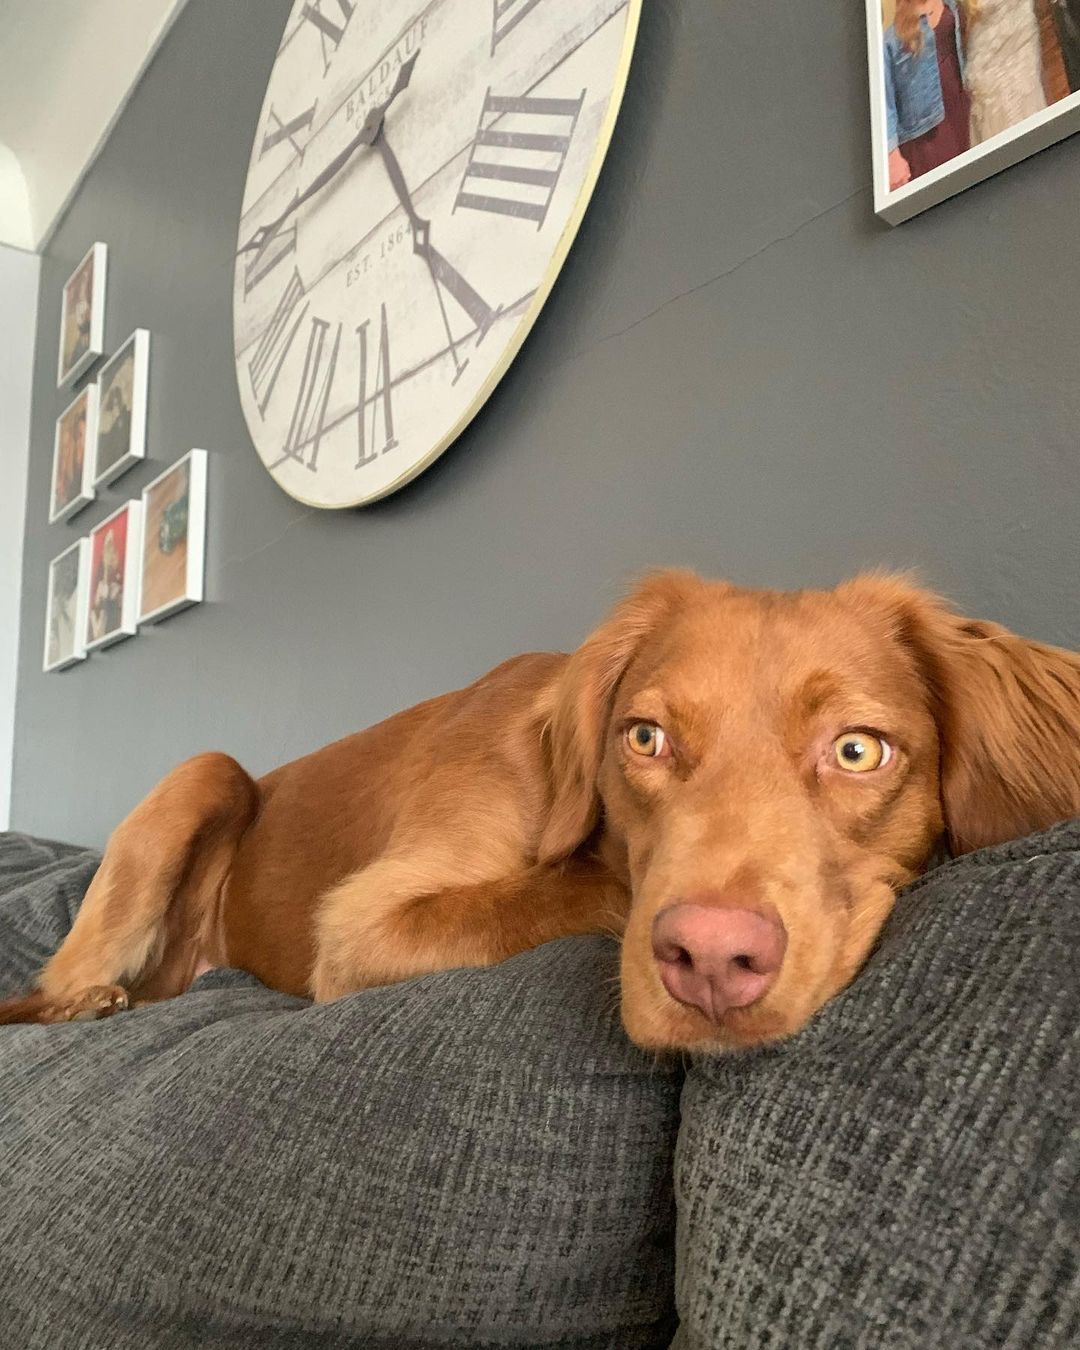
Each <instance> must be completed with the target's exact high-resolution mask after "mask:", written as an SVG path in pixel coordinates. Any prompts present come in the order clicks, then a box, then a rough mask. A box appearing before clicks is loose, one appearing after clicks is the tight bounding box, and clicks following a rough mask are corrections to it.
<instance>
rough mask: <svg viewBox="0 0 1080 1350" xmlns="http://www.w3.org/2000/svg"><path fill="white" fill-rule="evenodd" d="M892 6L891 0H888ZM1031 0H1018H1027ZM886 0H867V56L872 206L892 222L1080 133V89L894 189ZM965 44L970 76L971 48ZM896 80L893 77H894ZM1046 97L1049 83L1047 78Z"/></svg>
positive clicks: (1018, 0) (951, 195) (934, 204)
mask: <svg viewBox="0 0 1080 1350" xmlns="http://www.w3.org/2000/svg"><path fill="white" fill-rule="evenodd" d="M888 2H889V4H890V5H891V4H892V3H893V0H888ZM1028 2H1029V0H1015V3H1018V4H1019V3H1028ZM886 31H887V29H886V25H885V22H884V14H883V4H882V0H866V38H867V57H868V62H869V72H870V129H871V137H872V143H873V177H874V210H875V211H876V212H877V214H878V215H879V216H880V217H881V218H882V219H883V220H885V221H887V222H888V223H889V224H890V225H899V224H901V223H902V222H903V221H905V220H910V219H911V217H912V216H915V215H918V214H919V213H920V212H922V211H926V210H928V209H929V208H930V207H931V206H937V205H938V204H939V203H940V202H943V201H945V200H947V199H948V198H949V197H953V196H955V195H956V194H957V193H958V192H963V191H964V190H965V189H966V188H969V187H973V186H974V185H975V184H976V183H981V182H982V181H983V180H984V179H986V178H990V177H992V176H993V175H994V174H996V173H1000V172H1001V171H1002V169H1008V168H1010V167H1011V166H1012V165H1014V164H1017V163H1019V162H1020V160H1022V159H1026V158H1027V157H1028V156H1029V155H1034V154H1036V153H1037V152H1038V151H1040V150H1045V149H1046V148H1047V147H1048V146H1050V145H1053V144H1054V143H1055V142H1056V141H1060V140H1064V138H1065V137H1066V136H1071V135H1072V134H1073V132H1075V131H1080V89H1076V90H1073V92H1071V93H1069V94H1068V95H1067V96H1065V97H1060V98H1057V99H1056V101H1054V102H1051V103H1048V104H1047V105H1046V107H1044V108H1043V109H1042V110H1041V111H1038V112H1034V113H1032V114H1031V115H1030V116H1027V117H1025V118H1023V120H1021V121H1019V122H1017V123H1016V124H1015V125H1014V126H1009V127H1007V128H1005V129H1003V130H1001V131H999V132H998V133H997V134H996V135H992V136H990V137H988V138H987V139H985V140H983V141H982V142H980V143H979V144H976V145H972V146H971V147H970V148H969V149H968V150H965V151H963V152H962V153H961V154H958V155H956V156H954V157H953V158H952V159H949V160H947V161H946V162H945V163H942V164H940V165H938V166H937V167H936V168H932V169H930V170H929V171H928V172H926V173H924V174H922V175H921V176H919V177H913V178H911V179H910V181H908V182H907V183H904V184H903V185H902V186H899V187H896V188H892V187H891V186H890V180H889V146H888V113H887V103H886V99H887V92H886V91H887V81H886V77H885V76H886V71H885V61H886V56H885V46H884V44H885V36H886ZM971 44H972V39H971V36H970V35H969V38H968V44H967V54H968V58H969V59H968V74H970V50H971ZM894 83H895V77H894ZM1044 97H1045V82H1044Z"/></svg>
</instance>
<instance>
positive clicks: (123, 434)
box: [96, 343, 135, 477]
mask: <svg viewBox="0 0 1080 1350" xmlns="http://www.w3.org/2000/svg"><path fill="white" fill-rule="evenodd" d="M134 400H135V344H134V343H129V344H128V346H127V348H126V349H125V351H124V354H123V356H122V358H121V359H120V360H119V361H117V362H116V363H115V364H114V365H112V366H110V367H109V368H108V370H107V371H106V372H105V375H104V376H103V378H102V381H101V404H100V407H99V410H98V447H97V465H96V469H97V474H98V476H99V477H101V476H103V475H105V474H107V473H108V471H109V470H110V469H111V468H113V466H114V465H116V464H118V463H119V462H120V460H122V459H123V458H124V456H125V455H126V454H127V453H128V451H129V450H130V449H131V415H132V409H133V407H134Z"/></svg>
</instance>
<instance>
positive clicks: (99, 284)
mask: <svg viewBox="0 0 1080 1350" xmlns="http://www.w3.org/2000/svg"><path fill="white" fill-rule="evenodd" d="M108 261H109V250H108V247H107V246H106V245H105V244H102V243H95V244H91V245H90V247H89V248H88V249H87V251H86V253H85V254H84V255H83V258H82V261H81V262H80V263H79V265H78V267H76V268H75V270H74V271H73V272H72V274H71V275H70V276H69V277H68V279H67V281H65V282H64V289H63V291H62V293H61V298H60V345H59V351H58V353H57V358H56V384H57V388H63V386H64V385H66V384H71V383H72V382H73V381H75V380H77V379H78V378H79V376H80V375H82V374H83V372H84V371H87V370H89V369H90V367H91V366H92V365H93V364H94V362H95V361H96V360H97V359H98V358H99V357H100V356H103V355H104V352H105V284H106V279H107V276H106V274H107V271H108Z"/></svg>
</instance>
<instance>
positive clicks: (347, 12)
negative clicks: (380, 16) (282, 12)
mask: <svg viewBox="0 0 1080 1350" xmlns="http://www.w3.org/2000/svg"><path fill="white" fill-rule="evenodd" d="M334 2H336V5H337V9H338V10H339V11H340V14H341V17H340V19H339V18H337V17H336V16H335V18H330V17H329V16H328V15H326V14H324V13H323V11H322V6H323V0H311V2H310V3H309V4H306V5H305V6H304V9H303V15H304V18H305V19H307V20H308V21H309V22H310V23H312V24H314V26H315V27H316V28H317V29H318V31H319V40H320V41H321V43H322V54H323V64H324V65H325V66H326V68H327V70H329V69H330V61H331V59H332V57H333V52H331V51H330V48H331V47H332V48H333V50H334V51H335V52H336V51H337V49H338V47H339V46H340V45H341V39H342V38H343V37H344V36H345V29H346V28H348V26H349V20H350V19H351V18H352V16H353V10H354V9H355V8H356V6H355V3H354V0H328V3H331V8H333V3H334Z"/></svg>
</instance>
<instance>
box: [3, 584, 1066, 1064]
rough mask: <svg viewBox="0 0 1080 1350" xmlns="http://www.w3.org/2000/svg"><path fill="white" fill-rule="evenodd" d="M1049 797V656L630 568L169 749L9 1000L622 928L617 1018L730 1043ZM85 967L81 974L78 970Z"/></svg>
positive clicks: (897, 612)
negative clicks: (938, 867) (504, 646)
mask: <svg viewBox="0 0 1080 1350" xmlns="http://www.w3.org/2000/svg"><path fill="white" fill-rule="evenodd" d="M1075 814H1080V657H1078V656H1076V655H1073V654H1071V653H1069V652H1065V651H1061V650H1059V649H1057V648H1053V647H1047V646H1043V645H1042V644H1040V643H1037V642H1030V641H1026V640H1025V639H1023V638H1019V637H1015V636H1014V635H1012V634H1011V633H1008V632H1006V631H1005V630H1004V629H1002V628H999V627H997V626H995V625H993V624H987V623H979V622H971V621H969V620H966V619H962V618H959V617H958V616H956V615H954V614H952V613H950V612H949V611H948V610H947V609H946V608H945V607H944V606H943V605H942V604H941V603H940V602H939V601H938V600H936V599H935V598H934V597H933V596H930V595H928V594H927V593H925V592H923V591H920V590H917V589H915V588H914V587H912V586H911V585H910V584H908V583H907V582H905V581H904V580H902V579H898V578H891V577H879V576H869V577H863V578H860V579H857V580H855V581H852V582H849V583H848V584H846V585H843V586H840V587H838V588H837V589H836V590H835V591H831V592H816V591H803V592H795V593H791V594H785V593H776V592H766V591H748V590H741V589H737V588H736V587H733V586H728V585H725V584H722V583H715V582H706V581H702V580H701V579H699V578H698V577H695V576H693V575H691V574H689V573H683V572H666V573H660V574H658V575H656V576H654V577H652V578H650V579H648V580H646V581H645V582H644V584H643V585H641V586H640V587H639V589H638V590H637V591H636V592H635V593H634V594H633V595H632V596H631V597H630V598H629V599H628V600H626V601H625V602H624V603H623V604H621V605H620V606H619V607H618V608H617V609H616V610H615V612H614V613H613V614H612V615H611V617H610V618H609V619H608V620H607V621H606V622H605V623H604V624H602V625H601V627H600V628H599V629H597V630H596V632H594V633H593V634H592V636H591V637H590V638H589V639H588V640H587V641H586V642H585V643H584V645H583V646H582V647H581V648H579V649H578V651H577V652H575V653H574V654H573V655H572V656H570V657H565V656H559V655H550V654H549V655H533V656H523V657H519V658H517V659H516V660H513V661H508V662H507V663H506V664H505V665H502V666H499V667H498V668H497V669H496V670H494V671H492V672H491V673H490V674H489V675H486V676H484V678H483V679H481V680H478V681H477V682H476V683H475V684H473V685H470V686H469V687H468V688H467V689H463V690H460V691H459V692H457V693H454V694H447V695H444V696H443V697H441V698H436V699H432V700H431V701H430V702H427V703H422V704H420V705H419V706H418V707H415V708H411V709H409V710H408V711H407V712H403V713H399V714H398V715H397V716H396V717H392V718H390V719H389V720H388V721H386V722H382V723H380V724H379V725H378V726H375V727H372V728H371V729H370V730H368V731H364V732H360V733H359V734H358V735H355V736H350V737H348V738H347V739H345V740H342V741H338V742H337V743H335V744H333V745H330V746H327V747H326V748H325V749H323V750H320V751H318V752H317V753H315V754H313V755H309V756H307V757H306V758H304V759H300V760H297V761H296V762H295V763H293V764H289V765H286V766H285V767H284V768H282V769H277V770H276V771H275V772H273V773H271V774H268V775H267V776H266V777H265V778H263V779H261V780H260V781H259V782H254V781H253V780H252V779H251V778H250V777H249V776H248V775H247V774H246V773H245V772H244V770H243V769H241V768H240V766H239V765H238V764H237V763H236V762H235V761H234V760H232V759H229V758H228V757H227V756H225V755H218V754H210V755H202V756H199V757H197V758H195V759H192V760H189V761H188V762H187V763H186V764H183V765H181V766H180V767H179V768H178V769H176V770H174V772H173V773H171V774H170V775H169V776H168V777H167V778H166V779H165V780H164V781H163V782H162V783H161V784H160V785H159V786H158V787H157V788H155V789H154V791H153V792H152V793H151V794H150V795H149V797H147V798H146V799H145V801H143V802H142V803H141V804H140V805H139V806H138V807H136V809H135V810H134V811H133V812H132V814H131V815H130V816H129V817H128V818H127V819H126V820H125V821H124V822H123V824H121V825H120V827H119V828H118V829H117V831H116V832H115V834H114V835H113V837H112V839H111V841H110V843H109V847H108V849H107V851H106V853H105V858H104V861H103V863H102V866H101V869H100V871H99V872H98V874H97V876H96V877H95V879H94V882H93V884H92V886H91V887H90V890H89V893H88V894H87V897H86V899H85V901H84V903H83V906H82V908H81V910H80V912H79V915H78V918H77V919H76V922H75V925H74V927H73V928H72V931H71V934H70V935H69V937H68V938H67V940H66V941H65V942H64V944H63V946H62V947H61V948H60V950H59V951H58V952H57V953H56V955H55V956H54V957H53V958H52V960H51V961H50V962H49V963H48V965H47V966H46V967H45V970H44V971H43V972H42V975H41V977H40V980H39V993H37V994H35V995H32V996H30V997H29V998H27V999H23V1000H17V1001H12V1002H10V1003H9V1004H7V1005H0V1020H8V1021H11V1020H26V1019H29V1020H42V1021H47V1020H57V1019H59V1018H66V1017H69V1016H72V1015H79V1014H82V1013H86V1012H91V1013H92V1012H95V1011H99V1010H100V1011H111V1010H112V1009H113V1008H115V1007H117V1006H123V1004H124V1002H125V1000H126V992H125V991H124V990H118V989H115V988H113V987H112V986H116V985H126V986H128V987H129V988H130V989H131V993H132V996H133V997H135V998H139V999H161V998H167V997H169V996H171V995H173V994H178V993H180V992H181V991H182V990H184V989H186V988H187V986H188V985H189V984H190V983H191V981H192V979H193V978H194V976H195V974H196V973H197V972H198V971H199V970H200V969H204V968H206V966H207V965H208V964H209V965H225V964H228V965H233V966H239V967H242V968H244V969H246V970H249V971H251V972H253V973H254V974H255V975H257V976H258V977H259V978H260V979H261V980H263V981H264V982H265V983H266V984H269V985H271V986H273V987H274V988H277V989H281V990H286V991H288V992H291V993H298V994H299V993H311V994H313V995H314V997H315V998H317V999H321V1000H322V999H332V998H336V997H338V996H339V995H342V994H347V993H349V992H350V991H352V990H356V989H361V988H364V987H365V986H369V985H376V984H385V983H389V982H392V981H395V980H402V979H406V978H408V977H409V976H413V975H419V974H421V973H424V972H427V971H434V970H440V969H445V968H448V967H453V966H458V965H483V964H487V963H490V962H494V961H498V960H501V959H503V958H504V957H507V956H509V955H511V954H513V953H515V952H519V951H522V950H524V949H525V948H528V947H531V946H534V945H536V944H538V943H541V942H545V941H547V940H548V939H550V938H556V937H561V936H564V935H567V934H571V933H587V932H594V931H597V930H603V929H607V930H611V929H613V928H615V929H618V930H620V931H623V948H622V1007H623V1018H624V1021H625V1024H626V1027H627V1030H628V1031H629V1033H630V1035H631V1036H632V1037H633V1038H634V1039H635V1040H636V1041H638V1042H639V1043H640V1044H642V1045H645V1046H649V1047H657V1048H674V1047H690V1046H701V1045H713V1046H744V1045H751V1044H754V1043H757V1042H760V1041H764V1040H768V1039H770V1038H774V1037H780V1036H786V1035H789V1034H790V1033H792V1032H794V1031H796V1030H797V1029H798V1028H799V1027H801V1026H802V1025H803V1023H805V1021H806V1020H807V1018H808V1017H810V1015H811V1014H812V1013H813V1012H814V1011H815V1010H816V1009H817V1008H819V1007H820V1006H821V1005H822V1004H823V1003H824V1002H826V1000H828V999H829V998H831V997H832V996H833V995H834V994H836V993H837V992H838V991H839V990H841V989H843V988H844V986H845V985H846V984H847V983H848V982H849V981H850V980H851V979H852V977H853V976H854V975H855V973H856V971H857V970H858V968H859V966H860V964H861V963H862V962H863V960H864V958H865V957H866V955H867V953H868V951H869V949H870V947H871V945H872V943H873V941H874V939H875V937H876V935H877V934H878V932H879V930H880V929H881V926H882V924H883V922H884V921H885V918H886V916H887V915H888V913H889V911H890V909H891V908H892V905H893V901H894V899H895V896H896V892H897V890H898V888H899V887H901V886H903V885H904V884H905V883H907V882H909V881H911V880H912V878H914V877H915V876H917V875H918V874H919V873H920V872H921V871H922V870H923V869H924V868H925V867H926V865H927V863H928V861H929V860H930V858H931V857H932V856H933V854H934V852H935V849H936V847H937V846H938V844H939V842H940V841H941V840H942V839H943V837H944V838H945V839H946V840H947V842H948V844H949V846H950V847H951V848H952V850H953V851H954V852H965V851H967V850H970V849H974V848H979V847H981V846H983V845H986V844H992V843H994V842H996V841H999V840H1003V839H1008V838H1010V837H1014V836H1018V835H1023V834H1025V833H1028V832H1030V831H1032V830H1036V829H1039V828H1041V827H1044V826H1047V825H1050V824H1051V823H1053V822H1055V821H1058V820H1061V819H1064V818H1067V817H1069V816H1072V815H1075ZM95 986H97V987H101V986H106V988H104V989H101V988H96V989H95V988H93V987H95Z"/></svg>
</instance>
